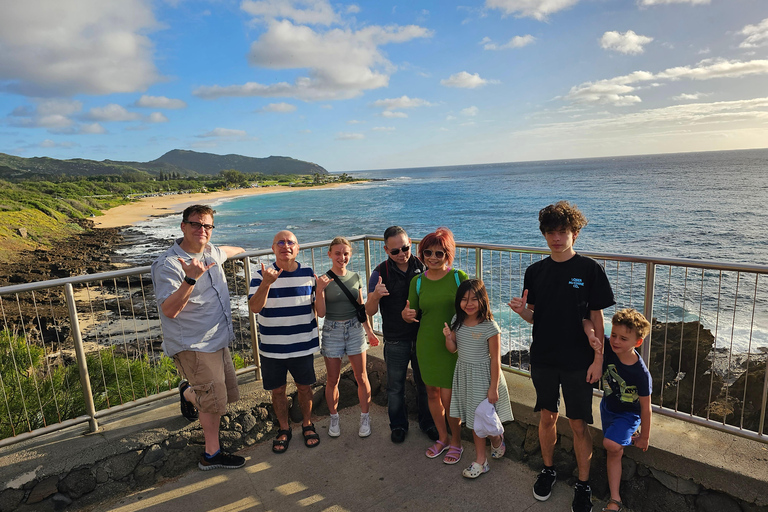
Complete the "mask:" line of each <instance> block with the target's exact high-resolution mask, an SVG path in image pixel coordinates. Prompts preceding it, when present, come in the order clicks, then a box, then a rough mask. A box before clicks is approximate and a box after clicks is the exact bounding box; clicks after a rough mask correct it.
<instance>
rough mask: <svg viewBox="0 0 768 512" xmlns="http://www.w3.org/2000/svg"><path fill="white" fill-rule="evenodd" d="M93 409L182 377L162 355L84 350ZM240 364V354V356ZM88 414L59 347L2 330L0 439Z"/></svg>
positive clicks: (170, 386)
mask: <svg viewBox="0 0 768 512" xmlns="http://www.w3.org/2000/svg"><path fill="white" fill-rule="evenodd" d="M86 361H87V364H88V370H89V377H90V383H91V391H92V393H93V399H94V404H95V406H96V410H97V411H98V410H103V409H106V408H109V407H112V406H115V405H120V404H123V403H125V402H129V401H133V400H137V399H139V398H143V397H145V396H149V395H153V394H155V393H159V392H161V391H167V390H170V389H174V388H175V387H176V386H178V383H179V379H180V377H179V376H178V374H177V372H176V368H175V366H174V364H173V360H172V359H171V358H169V357H166V356H165V355H162V356H160V358H159V359H156V360H152V361H150V358H149V357H148V356H147V355H146V354H143V355H141V354H140V355H137V356H133V357H126V356H124V355H121V354H120V353H118V351H117V350H116V349H115V348H102V349H100V350H97V351H94V352H91V353H89V354H87V355H86ZM240 364H242V360H241V361H240ZM84 414H86V409H85V400H84V398H83V392H82V386H81V384H80V373H79V369H78V366H77V364H75V363H74V361H71V360H67V358H66V357H64V356H63V355H62V353H61V352H56V353H46V349H45V348H43V347H42V346H40V345H38V344H36V343H27V341H26V338H25V336H23V335H20V334H18V333H12V332H9V331H7V330H3V331H0V439H5V438H7V437H11V436H15V435H18V434H20V433H23V432H27V431H30V430H35V429H38V428H42V427H45V426H47V425H50V424H52V423H57V422H61V421H65V420H68V419H72V418H76V417H78V416H82V415H84Z"/></svg>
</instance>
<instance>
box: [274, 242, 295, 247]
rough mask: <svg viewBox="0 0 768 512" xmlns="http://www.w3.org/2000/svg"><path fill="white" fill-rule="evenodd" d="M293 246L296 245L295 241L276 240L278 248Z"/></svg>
mask: <svg viewBox="0 0 768 512" xmlns="http://www.w3.org/2000/svg"><path fill="white" fill-rule="evenodd" d="M294 245H296V241H295V240H278V241H277V246H278V247H293V246H294Z"/></svg>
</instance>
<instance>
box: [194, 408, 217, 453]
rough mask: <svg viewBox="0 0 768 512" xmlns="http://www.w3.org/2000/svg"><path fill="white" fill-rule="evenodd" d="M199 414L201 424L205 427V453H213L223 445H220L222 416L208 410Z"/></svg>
mask: <svg viewBox="0 0 768 512" xmlns="http://www.w3.org/2000/svg"><path fill="white" fill-rule="evenodd" d="M199 414H200V426H201V427H203V436H204V437H205V453H207V454H208V455H213V454H214V453H216V452H217V451H219V448H220V447H221V446H220V445H219V422H221V416H220V415H218V414H211V413H207V412H201V413H199Z"/></svg>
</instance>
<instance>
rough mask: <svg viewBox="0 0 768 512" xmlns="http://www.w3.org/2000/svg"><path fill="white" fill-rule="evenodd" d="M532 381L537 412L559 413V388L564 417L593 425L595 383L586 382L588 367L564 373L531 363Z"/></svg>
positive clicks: (563, 371) (554, 368) (551, 367)
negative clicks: (563, 406) (561, 394)
mask: <svg viewBox="0 0 768 512" xmlns="http://www.w3.org/2000/svg"><path fill="white" fill-rule="evenodd" d="M531 380H533V387H535V388H536V406H535V407H534V409H533V410H534V411H540V410H542V409H545V410H547V411H550V412H554V413H556V412H558V407H559V406H560V388H561V387H562V389H563V399H564V400H565V415H566V416H567V417H568V419H571V420H584V421H585V422H586V423H588V424H592V389H593V388H592V384H590V383H589V382H587V368H584V369H581V370H568V371H566V370H561V369H560V368H557V367H554V366H547V365H541V364H536V365H534V364H531Z"/></svg>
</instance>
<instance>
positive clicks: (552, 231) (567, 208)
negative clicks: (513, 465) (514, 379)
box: [509, 201, 615, 512]
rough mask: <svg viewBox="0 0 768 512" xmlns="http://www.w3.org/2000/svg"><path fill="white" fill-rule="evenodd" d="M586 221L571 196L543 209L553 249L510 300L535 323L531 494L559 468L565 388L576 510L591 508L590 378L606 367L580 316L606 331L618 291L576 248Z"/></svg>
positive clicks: (540, 495) (543, 488)
mask: <svg viewBox="0 0 768 512" xmlns="http://www.w3.org/2000/svg"><path fill="white" fill-rule="evenodd" d="M586 225H587V219H586V218H585V217H584V214H582V213H581V211H579V209H578V208H576V205H571V204H569V203H568V202H567V201H559V202H557V203H555V204H552V205H549V206H547V207H546V208H543V209H542V210H541V211H539V229H540V230H541V232H542V234H543V235H544V238H545V239H546V241H547V246H548V247H549V249H550V256H549V257H547V258H545V259H543V260H541V261H538V262H536V263H534V264H532V265H531V266H530V267H528V269H527V270H526V271H525V280H524V291H523V296H522V297H516V298H514V299H512V300H511V301H510V302H509V307H510V308H512V310H513V311H515V312H516V313H517V314H519V315H520V316H521V317H522V318H523V319H524V320H525V321H526V322H528V323H531V324H533V343H532V344H531V379H532V380H533V385H534V387H535V388H536V406H535V408H534V410H535V411H539V412H540V416H539V444H540V445H541V455H542V458H543V459H544V469H542V471H541V473H540V474H539V476H538V477H537V479H536V483H535V484H534V486H533V496H534V498H536V499H537V500H539V501H545V500H546V499H548V498H549V496H550V494H551V492H552V486H553V485H554V484H555V481H556V480H557V473H556V471H555V468H554V452H555V443H556V442H557V417H558V406H559V404H560V388H561V387H562V392H563V399H564V400H565V413H566V416H567V417H568V422H569V423H570V426H571V430H572V431H573V450H574V452H575V454H576V463H577V465H578V469H579V480H578V482H577V483H576V485H575V486H574V498H573V503H572V506H571V510H572V511H573V512H590V511H591V510H592V490H591V489H590V487H589V465H590V461H591V459H592V436H591V434H590V432H589V427H588V425H589V424H591V423H592V383H594V382H597V380H598V379H599V378H600V375H601V373H602V364H603V356H602V353H601V352H599V351H595V350H593V349H592V348H591V347H590V345H589V341H588V339H587V335H586V334H585V333H584V327H583V325H582V320H583V319H585V318H588V319H590V320H591V321H592V322H593V324H594V326H595V335H596V336H597V338H598V339H603V335H604V328H603V309H605V308H607V307H609V306H612V305H613V304H614V303H615V301H614V299H613V291H612V290H611V285H610V283H609V282H608V278H607V276H606V275H605V271H604V270H603V268H602V267H601V266H600V264H598V263H597V262H596V261H595V260H593V259H591V258H587V257H585V256H581V255H579V254H577V253H576V251H575V250H574V249H573V244H574V242H575V241H576V238H577V237H578V236H579V232H580V230H581V229H582V228H583V227H584V226H586Z"/></svg>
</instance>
